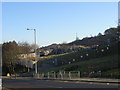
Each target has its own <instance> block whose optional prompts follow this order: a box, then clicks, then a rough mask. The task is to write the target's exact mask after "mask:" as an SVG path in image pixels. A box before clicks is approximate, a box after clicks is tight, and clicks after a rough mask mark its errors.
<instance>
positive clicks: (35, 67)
mask: <svg viewBox="0 0 120 90" xmlns="http://www.w3.org/2000/svg"><path fill="white" fill-rule="evenodd" d="M27 30H34V43H35V47H34V49H35V61H36V29H29V28H27ZM35 73H36V74H37V62H36V63H35Z"/></svg>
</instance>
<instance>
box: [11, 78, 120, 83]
mask: <svg viewBox="0 0 120 90" xmlns="http://www.w3.org/2000/svg"><path fill="white" fill-rule="evenodd" d="M11 79H36V80H57V81H70V82H71V81H80V82H96V83H113V84H120V79H108V78H75V79H65V78H63V79H59V78H57V79H54V78H51V79H48V78H44V79H40V78H33V77H16V78H15V77H14V78H13V77H11Z"/></svg>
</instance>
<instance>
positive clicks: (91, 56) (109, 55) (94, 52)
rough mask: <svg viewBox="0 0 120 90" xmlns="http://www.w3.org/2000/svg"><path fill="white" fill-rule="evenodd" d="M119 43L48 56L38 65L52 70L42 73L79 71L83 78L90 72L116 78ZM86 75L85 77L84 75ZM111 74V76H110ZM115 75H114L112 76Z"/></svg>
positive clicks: (117, 73) (119, 61)
mask: <svg viewBox="0 0 120 90" xmlns="http://www.w3.org/2000/svg"><path fill="white" fill-rule="evenodd" d="M119 44H120V43H119V42H118V43H115V44H114V45H111V46H107V47H97V48H93V49H85V50H82V51H78V52H72V53H65V54H58V55H50V56H45V57H42V58H39V60H40V61H39V63H38V65H40V64H41V63H42V62H43V61H44V63H46V64H50V65H51V66H52V69H50V68H49V69H46V70H45V71H44V72H48V71H55V72H59V70H64V71H81V74H82V75H83V76H87V77H88V76H89V73H91V72H93V71H94V72H96V73H97V72H98V71H100V72H102V77H106V76H107V75H108V76H110V77H114V78H118V75H119V71H118V69H120V68H119V67H118V64H119V63H120V60H119V59H118V56H119V54H118V51H119V50H120V48H119V47H118V46H119ZM53 67H54V68H53ZM84 73H86V75H84ZM111 73H112V76H111V75H110V74H111ZM114 74H115V75H114Z"/></svg>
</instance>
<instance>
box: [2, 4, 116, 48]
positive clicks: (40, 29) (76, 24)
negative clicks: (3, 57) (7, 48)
mask: <svg viewBox="0 0 120 90" xmlns="http://www.w3.org/2000/svg"><path fill="white" fill-rule="evenodd" d="M117 22H118V3H117V2H3V3H2V41H3V42H7V41H13V40H15V41H16V42H24V41H27V42H28V43H30V44H32V43H34V31H33V30H31V31H28V30H27V28H31V29H36V39H37V44H38V45H39V46H40V47H41V46H47V45H50V44H53V43H57V44H58V43H63V42H67V43H69V42H72V41H74V40H75V39H76V33H77V35H78V37H79V39H82V38H84V37H90V36H91V35H92V36H96V35H97V34H98V33H99V32H100V33H102V34H103V33H104V31H105V30H106V29H108V28H110V27H116V26H117Z"/></svg>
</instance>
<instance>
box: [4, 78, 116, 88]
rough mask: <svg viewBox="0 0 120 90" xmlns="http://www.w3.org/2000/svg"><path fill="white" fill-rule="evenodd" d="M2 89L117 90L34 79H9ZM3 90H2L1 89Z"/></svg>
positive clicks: (102, 85)
mask: <svg viewBox="0 0 120 90" xmlns="http://www.w3.org/2000/svg"><path fill="white" fill-rule="evenodd" d="M2 82H3V87H5V88H8V89H10V90H12V89H13V88H118V85H116V84H108V83H107V84H106V83H93V82H69V81H58V80H57V81H56V80H36V79H9V78H5V79H3V80H2ZM3 90H4V89H3Z"/></svg>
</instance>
